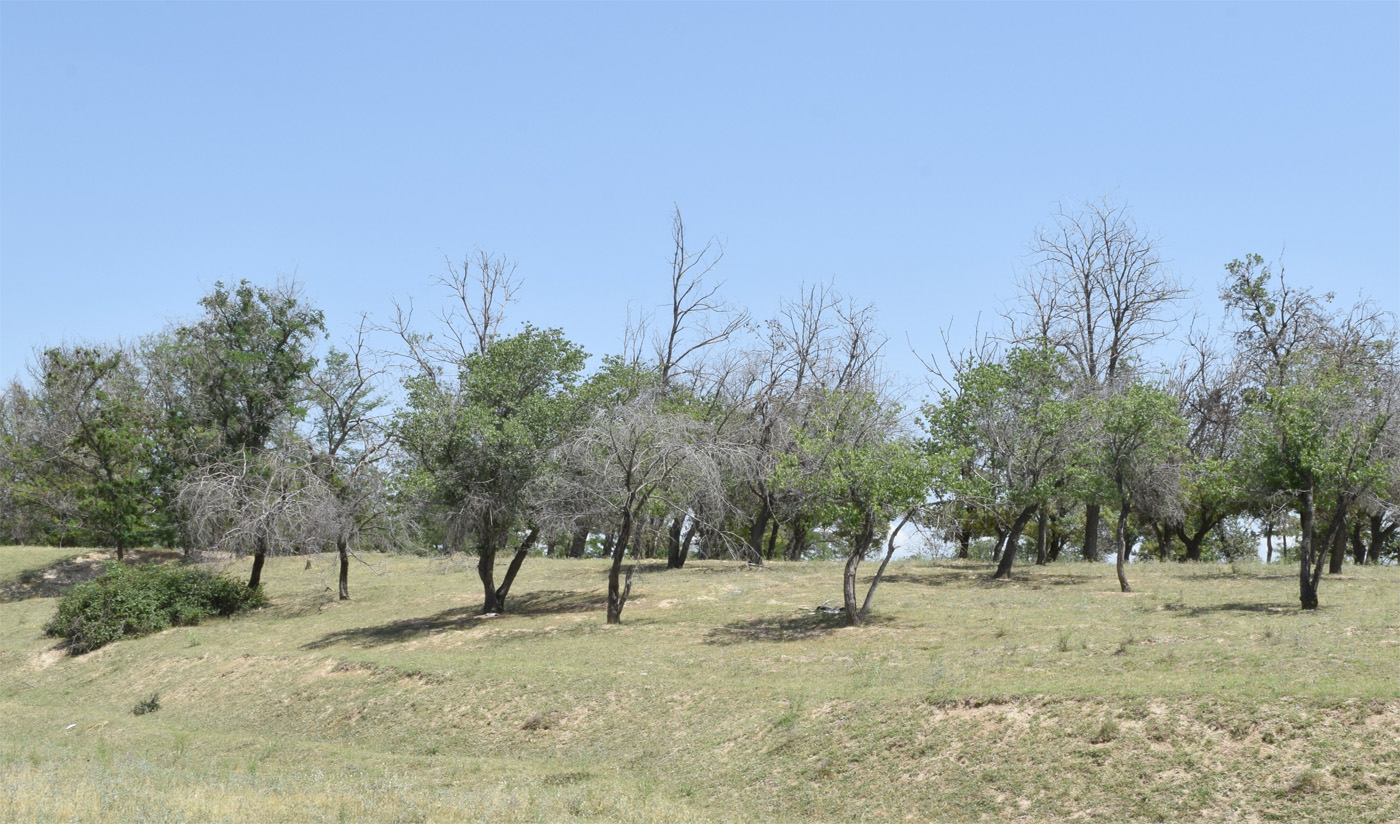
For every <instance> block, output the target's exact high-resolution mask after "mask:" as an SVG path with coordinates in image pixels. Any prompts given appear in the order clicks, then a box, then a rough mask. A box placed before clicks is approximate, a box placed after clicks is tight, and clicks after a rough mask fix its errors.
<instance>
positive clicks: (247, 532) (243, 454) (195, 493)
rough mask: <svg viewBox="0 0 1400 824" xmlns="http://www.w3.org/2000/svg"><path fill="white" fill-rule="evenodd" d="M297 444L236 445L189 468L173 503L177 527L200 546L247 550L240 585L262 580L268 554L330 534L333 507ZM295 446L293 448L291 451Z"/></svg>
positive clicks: (317, 542)
mask: <svg viewBox="0 0 1400 824" xmlns="http://www.w3.org/2000/svg"><path fill="white" fill-rule="evenodd" d="M301 446H302V449H300V450H293V449H280V450H267V451H263V452H260V453H252V452H249V451H248V450H241V451H239V452H238V453H237V455H236V457H235V458H234V459H233V460H224V461H216V462H214V463H210V464H205V465H204V466H200V467H197V468H195V469H193V470H191V471H190V472H189V474H188V475H187V476H186V478H185V482H184V484H183V485H182V486H181V488H180V494H179V498H178V503H179V505H180V507H181V509H182V510H183V511H184V513H185V529H186V531H187V534H188V536H189V538H190V539H191V540H193V541H194V542H196V543H197V544H198V545H200V546H201V547H204V548H207V549H212V550H214V551H217V552H227V553H229V554H232V555H237V556H241V555H247V554H249V553H251V554H252V556H253V569H252V572H251V573H249V576H248V588H249V589H257V588H258V587H259V586H260V585H261V584H262V570H263V564H264V563H265V562H266V561H267V557H268V556H269V555H276V554H279V553H283V552H293V551H296V550H298V549H303V548H308V547H320V546H321V545H322V544H323V543H324V542H325V541H326V539H327V536H328V535H335V534H336V533H337V527H338V525H337V523H336V520H337V517H338V515H339V507H338V506H337V505H336V500H335V495H334V493H332V492H331V490H330V488H329V487H328V486H327V485H326V483H325V482H324V481H323V480H322V479H321V477H320V476H319V475H317V474H316V473H315V472H314V471H313V470H312V469H311V460H310V455H309V452H308V451H307V450H306V449H305V445H304V444H302V445H301ZM298 453H299V454H298Z"/></svg>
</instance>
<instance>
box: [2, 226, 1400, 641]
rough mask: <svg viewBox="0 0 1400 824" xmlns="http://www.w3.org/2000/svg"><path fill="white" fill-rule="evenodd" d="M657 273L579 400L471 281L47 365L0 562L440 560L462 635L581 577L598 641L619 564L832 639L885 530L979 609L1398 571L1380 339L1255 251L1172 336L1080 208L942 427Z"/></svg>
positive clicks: (843, 342)
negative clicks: (1294, 567)
mask: <svg viewBox="0 0 1400 824" xmlns="http://www.w3.org/2000/svg"><path fill="white" fill-rule="evenodd" d="M672 241H673V246H674V254H673V257H672V261H671V269H670V274H669V279H668V282H667V284H666V286H667V288H668V291H669V298H670V299H669V303H668V305H667V308H666V309H665V310H664V311H662V312H661V313H659V314H658V316H656V317H654V318H649V319H646V320H644V321H638V322H635V323H633V324H632V325H631V326H630V327H629V328H628V329H627V330H626V334H625V337H624V341H625V343H624V346H623V351H621V352H618V353H614V354H610V355H607V356H604V357H602V358H600V359H599V361H598V365H597V367H596V368H594V369H592V370H589V369H588V368H587V367H588V362H589V361H588V356H587V354H586V353H585V352H583V350H582V349H581V348H580V347H579V346H578V345H576V344H574V343H572V342H571V341H569V340H568V338H567V337H566V336H565V334H564V332H563V331H562V330H558V329H541V328H537V327H534V326H532V325H530V324H528V323H526V324H523V325H521V326H520V327H519V328H518V329H517V330H516V331H507V327H506V323H505V321H506V309H507V308H508V307H509V305H510V304H511V303H513V302H515V300H516V298H517V297H518V296H517V294H516V292H517V287H518V285H519V280H518V279H517V278H516V274H515V269H514V267H513V265H512V264H510V263H509V261H507V260H506V259H505V258H501V257H493V256H491V255H488V254H485V253H477V254H475V255H473V256H471V257H469V258H467V259H466V260H464V261H463V262H462V263H461V265H460V266H454V267H450V268H449V270H448V272H447V274H446V275H444V276H443V277H442V278H440V280H439V285H440V286H442V287H443V288H444V289H445V294H446V296H447V299H448V300H447V302H446V304H445V306H444V307H443V309H442V310H441V311H439V312H437V313H435V314H434V315H433V316H432V317H433V322H432V324H431V325H429V326H422V325H420V324H418V322H417V321H416V320H415V318H414V316H413V313H412V312H411V311H408V310H404V309H401V308H398V307H396V311H394V312H393V313H392V315H391V319H390V320H389V321H388V322H387V323H386V324H384V325H382V326H379V327H371V326H370V325H369V324H368V323H367V322H366V323H362V325H361V327H360V328H359V330H358V331H357V334H356V336H355V338H354V341H353V342H352V343H351V344H350V345H349V346H347V347H345V348H343V349H342V348H335V347H331V348H328V349H327V350H325V351H324V352H320V351H319V350H318V342H319V341H320V340H321V339H322V338H323V337H324V335H325V331H326V325H325V320H324V318H323V316H322V314H321V313H320V312H319V311H318V310H316V309H315V308H314V307H312V306H310V305H309V304H308V303H307V301H306V300H305V298H304V296H303V295H302V293H301V292H300V290H299V288H298V287H297V286H296V284H294V283H281V284H278V285H275V286H271V287H262V286H257V285H254V284H251V283H248V282H247V281H244V282H242V283H239V284H231V285H224V284H222V283H220V284H216V285H215V287H214V288H213V290H212V291H211V292H210V293H209V294H208V295H206V296H205V297H204V299H203V300H201V301H200V307H201V313H200V314H199V315H198V316H197V317H196V318H195V319H194V320H192V321H189V322H187V323H183V324H176V325H173V326H171V327H170V328H167V329H165V330H163V331H161V332H158V333H156V334H153V335H151V336H149V337H146V338H143V339H141V340H140V341H139V342H136V343H134V344H116V343H99V344H84V345H64V346H59V347H54V348H51V349H48V350H46V351H44V352H43V353H41V354H40V355H39V357H38V358H37V362H36V363H34V364H33V366H32V380H31V381H29V383H28V384H25V383H20V382H16V383H14V384H12V385H11V386H9V387H8V388H7V389H6V390H5V392H4V394H3V396H0V540H5V541H8V542H12V543H63V544H74V545H101V546H111V547H115V548H116V551H117V555H118V557H119V558H121V557H123V555H124V553H125V551H126V550H127V549H128V548H131V547H134V546H143V545H152V544H159V545H166V546H180V547H185V548H186V550H187V551H188V552H189V553H190V554H192V555H199V554H200V553H205V552H224V553H231V554H235V555H251V556H252V558H253V567H252V573H251V577H250V579H249V581H248V586H249V587H252V588H256V587H257V586H258V585H259V582H260V576H261V573H262V568H263V563H264V561H265V559H266V558H267V556H268V555H271V554H278V553H288V552H320V551H327V550H330V549H331V548H332V547H333V548H334V550H335V551H336V552H337V553H338V554H339V559H340V597H342V598H348V597H349V578H348V576H349V569H350V560H351V558H352V557H353V554H354V552H356V551H357V549H359V548H365V547H373V548H382V549H406V548H415V549H418V550H420V551H424V550H426V551H459V550H464V551H470V552H473V553H475V554H476V556H477V558H478V572H479V577H480V580H481V586H482V593H483V606H482V608H483V611H485V612H502V611H505V610H506V609H507V603H508V597H509V593H510V588H511V584H512V582H513V580H514V578H515V576H516V573H517V571H518V570H519V569H520V565H521V564H522V563H523V562H524V561H525V559H526V558H527V557H528V556H529V555H530V554H531V553H532V552H540V551H543V552H546V553H549V554H554V555H561V556H569V557H582V556H584V555H586V554H593V555H603V556H606V557H608V558H610V559H611V562H612V563H611V567H610V576H609V587H608V607H607V612H608V621H609V622H613V623H615V622H617V621H619V620H620V618H621V614H622V611H623V608H624V606H625V604H626V602H627V598H628V595H629V593H630V591H631V582H632V572H633V570H634V569H635V563H631V564H629V559H632V560H633V561H635V560H636V559H639V558H652V557H656V558H659V557H663V556H664V557H665V558H666V562H667V566H668V567H669V568H679V567H682V566H684V564H685V563H686V561H687V559H688V558H689V557H690V556H691V555H692V554H700V555H702V556H703V557H717V556H725V557H736V558H741V559H746V560H748V561H749V562H750V563H753V564H762V563H764V562H765V561H766V560H769V559H774V558H786V559H790V560H800V559H803V558H814V557H825V558H830V557H840V558H844V559H845V566H844V576H843V595H844V598H843V602H844V609H845V614H846V617H847V620H848V621H849V623H851V624H860V623H862V622H863V621H864V619H865V617H866V615H867V614H868V611H869V609H870V606H871V601H872V599H873V596H874V594H875V589H876V587H877V586H878V584H879V581H880V577H881V574H882V573H883V571H884V568H885V564H886V563H887V562H888V561H889V559H890V557H891V556H892V555H893V553H894V552H895V547H896V543H897V541H898V540H899V537H898V536H899V535H901V534H903V531H905V530H908V529H909V528H910V527H911V525H912V526H915V527H918V528H921V529H922V530H924V532H925V533H926V534H931V535H933V536H936V537H938V538H940V539H942V540H943V541H945V542H947V545H948V546H950V547H952V548H953V549H952V550H951V551H953V552H956V553H957V554H959V555H960V556H961V557H972V556H975V555H977V554H978V553H987V557H990V559H991V560H992V561H995V562H996V563H997V568H996V572H995V575H996V576H997V577H1006V576H1009V575H1010V574H1011V571H1012V565H1013V563H1014V562H1015V560H1016V559H1017V558H1018V556H1021V555H1025V556H1026V559H1027V561H1030V560H1033V561H1034V562H1035V563H1038V564H1045V563H1052V562H1055V561H1058V560H1062V559H1068V558H1080V559H1084V560H1090V561H1096V560H1100V559H1101V558H1104V557H1106V556H1107V555H1109V554H1110V553H1111V554H1112V555H1113V556H1114V557H1116V561H1117V567H1118V577H1119V581H1120V584H1121V587H1122V589H1123V590H1124V591H1127V590H1128V589H1129V588H1130V581H1129V575H1128V570H1129V566H1128V564H1129V563H1130V561H1131V560H1132V559H1133V557H1134V555H1136V556H1138V557H1142V556H1149V557H1153V558H1157V559H1161V560H1170V559H1175V560H1182V561H1200V560H1210V559H1218V558H1231V557H1236V556H1239V555H1249V556H1252V555H1254V553H1255V552H1256V551H1257V546H1258V543H1259V541H1260V540H1261V539H1262V540H1263V541H1264V542H1265V544H1266V545H1267V547H1268V549H1267V552H1268V554H1269V556H1270V560H1272V556H1273V555H1274V554H1275V552H1277V553H1278V554H1279V555H1280V557H1281V558H1287V559H1291V560H1294V561H1296V562H1297V564H1298V571H1299V594H1300V601H1301V604H1302V606H1303V607H1305V608H1313V607H1316V606H1317V605H1318V584H1319V579H1320V577H1321V575H1322V574H1323V570H1324V568H1326V569H1329V570H1330V571H1331V572H1334V573H1335V572H1338V571H1340V570H1341V568H1342V566H1343V564H1344V563H1346V562H1347V561H1348V560H1350V562H1352V563H1357V564H1367V563H1370V564H1374V563H1379V562H1382V561H1386V560H1390V561H1393V560H1395V559H1396V558H1397V556H1400V547H1397V544H1398V543H1400V541H1397V534H1396V533H1397V529H1396V527H1397V524H1400V421H1397V419H1396V415H1395V413H1396V407H1397V405H1400V360H1397V359H1398V358H1400V353H1397V350H1396V343H1397V340H1400V338H1398V337H1397V333H1396V327H1395V322H1394V318H1393V317H1391V316H1389V315H1388V314H1386V313H1384V312H1381V311H1379V310H1377V309H1376V308H1375V307H1374V306H1373V305H1372V304H1370V303H1369V302H1366V301H1362V302H1359V303H1357V304H1356V305H1354V306H1351V307H1348V308H1338V307H1335V306H1334V305H1333V298H1332V296H1331V295H1320V294H1317V293H1315V292H1313V291H1311V290H1309V289H1306V288H1299V287H1296V286H1294V285H1293V284H1291V283H1289V282H1287V281H1286V280H1285V278H1284V272H1283V270H1282V268H1275V267H1273V266H1271V265H1269V264H1267V263H1266V262H1265V261H1264V260H1263V259H1262V258H1260V257H1259V256H1257V255H1248V256H1246V257H1244V258H1242V259H1239V260H1235V261H1232V262H1230V263H1229V264H1228V266H1226V276H1225V278H1224V280H1223V282H1222V284H1221V287H1220V299H1221V304H1220V307H1219V309H1220V311H1219V313H1218V320H1217V321H1216V322H1215V323H1213V324H1210V325H1207V324H1206V323H1204V322H1202V321H1200V319H1199V318H1197V319H1196V320H1195V321H1190V322H1187V321H1184V320H1183V314H1184V312H1185V307H1184V306H1183V302H1184V300H1185V298H1186V297H1187V295H1186V292H1185V290H1184V289H1183V288H1182V287H1181V286H1180V285H1179V284H1178V283H1177V282H1176V281H1175V280H1174V279H1173V277H1172V275H1171V273H1170V272H1169V271H1168V269H1167V268H1166V266H1165V265H1164V264H1163V263H1162V261H1161V258H1160V255H1159V250H1158V248H1157V244H1156V243H1155V242H1154V241H1153V240H1152V239H1151V238H1150V237H1149V236H1148V235H1147V234H1146V233H1145V232H1143V231H1141V230H1140V229H1139V228H1138V227H1137V226H1136V225H1135V224H1134V222H1133V220H1132V219H1131V217H1130V215H1128V214H1127V212H1126V211H1125V210H1124V209H1123V208H1122V207H1119V206H1115V205H1114V204H1112V203H1108V202H1101V203H1090V204H1085V205H1084V206H1082V207H1079V208H1077V209H1074V210H1066V211H1061V212H1060V213H1058V214H1056V215H1055V216H1054V217H1053V219H1052V221H1051V222H1050V223H1049V224H1048V225H1047V226H1046V228H1044V229H1042V230H1041V231H1039V232H1038V233H1037V235H1036V237H1035V239H1034V241H1033V242H1032V247H1031V249H1032V253H1031V258H1030V262H1029V265H1028V268H1027V269H1026V271H1025V272H1024V273H1023V275H1022V276H1021V277H1020V278H1019V279H1018V282H1017V287H1018V299H1017V300H1016V301H1015V302H1013V303H1012V304H1011V305H1010V306H1009V308H1008V309H1007V310H1005V311H1004V313H1003V315H1002V318H1003V321H1004V322H1003V323H1002V324H1001V326H1000V328H998V329H997V330H995V331H994V333H992V334H989V335H987V336H985V337H982V338H979V339H976V340H974V341H972V342H971V343H970V344H969V345H968V346H967V347H966V348H964V349H961V350H959V351H954V349H953V347H950V346H947V345H946V342H945V348H946V349H947V352H946V356H945V357H943V358H940V359H939V362H938V365H935V366H933V367H931V369H930V376H931V378H933V379H934V381H935V382H937V385H938V386H939V389H938V391H937V392H936V397H933V398H931V399H929V400H928V401H927V402H925V403H923V404H922V405H921V406H919V407H918V408H917V409H909V408H906V405H905V404H904V402H903V397H902V396H903V392H902V391H901V390H900V389H899V388H898V387H897V384H896V382H895V377H894V376H893V375H892V374H890V373H889V372H888V371H887V369H886V368H885V365H884V362H883V360H882V351H883V349H884V346H885V344H886V339H885V337H884V335H883V333H882V332H881V331H880V329H879V327H878V325H877V323H876V317H875V311H874V307H873V306H870V305H867V304H862V303H860V302H858V301H856V300H854V299H852V298H849V297H846V296H843V295H841V294H839V293H837V292H836V290H835V289H834V288H832V287H831V286H827V285H818V286H813V287H809V288H807V289H805V290H804V291H803V292H802V294H800V295H798V296H797V297H795V298H794V299H791V300H789V301H785V302H784V303H783V304H782V305H781V307H779V309H778V311H777V312H776V314H774V315H773V316H772V317H771V318H769V319H767V320H765V321H763V322H755V321H754V319H753V318H751V316H750V315H749V314H748V313H747V312H746V311H744V310H742V309H740V308H738V307H735V306H732V305H729V304H727V303H725V302H724V301H723V300H722V299H721V297H720V295H719V286H718V285H717V284H716V283H715V281H714V270H715V267H716V265H717V264H718V263H719V260H720V257H721V256H722V249H720V248H719V247H718V245H717V244H716V243H714V242H711V243H707V244H703V245H701V246H699V247H696V246H694V245H687V239H686V232H685V227H684V225H683V223H682V221H681V217H680V214H679V212H677V214H676V215H675V218H674V222H673V228H672ZM1208 326H1209V327H1210V328H1208ZM371 340H376V341H379V345H377V346H371V345H370V341H371ZM385 340H392V341H393V343H392V344H390V345H386V344H384V343H383V341H385ZM1165 353H1172V354H1171V356H1170V358H1169V360H1170V364H1171V365H1170V366H1160V365H1157V364H1159V363H1162V362H1166V361H1167V360H1168V357H1167V355H1166V354H1165ZM930 363H933V360H932V359H930ZM390 398H393V399H394V400H392V401H391V400H390ZM1290 539H1291V543H1290ZM1106 544H1107V546H1106ZM872 556H874V557H878V558H880V559H881V564H880V567H879V571H878V572H877V574H876V575H875V576H874V578H873V581H872V583H870V584H869V586H868V588H867V589H866V590H865V591H864V592H860V591H858V590H857V586H856V584H857V574H856V573H857V569H858V566H859V564H860V563H861V561H862V560H864V559H867V558H869V557H872ZM500 562H504V563H505V568H504V570H499V571H498V567H499V566H500Z"/></svg>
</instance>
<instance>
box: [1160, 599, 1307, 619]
mask: <svg viewBox="0 0 1400 824" xmlns="http://www.w3.org/2000/svg"><path fill="white" fill-rule="evenodd" d="M1165 608H1166V609H1167V610H1168V611H1170V612H1176V613H1180V615H1181V616H1182V617H1183V618H1199V617H1201V616H1203V615H1213V614H1215V613H1219V612H1253V613H1256V614H1262V615H1298V614H1301V613H1302V612H1303V610H1302V609H1301V608H1300V607H1299V606H1298V605H1297V604H1259V603H1248V604H1246V603H1238V602H1236V603H1228V604H1212V605H1210V606H1208V607H1187V606H1184V605H1181V604H1167V605H1166V607H1165Z"/></svg>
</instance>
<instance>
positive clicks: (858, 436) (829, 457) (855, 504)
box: [775, 392, 931, 626]
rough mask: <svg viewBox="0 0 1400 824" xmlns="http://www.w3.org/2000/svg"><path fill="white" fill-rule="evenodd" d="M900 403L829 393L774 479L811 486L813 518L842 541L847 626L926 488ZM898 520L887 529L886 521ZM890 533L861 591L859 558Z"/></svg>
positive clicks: (860, 612) (860, 619)
mask: <svg viewBox="0 0 1400 824" xmlns="http://www.w3.org/2000/svg"><path fill="white" fill-rule="evenodd" d="M899 415H900V409H899V407H898V406H896V405H894V404H890V403H887V402H882V401H881V400H880V399H879V398H878V397H876V396H875V395H874V394H873V393H869V392H830V393H828V394H827V395H826V397H825V399H824V401H823V403H822V404H821V408H820V410H819V411H817V412H816V413H815V414H814V415H813V416H812V419H811V421H810V422H809V425H808V426H807V427H806V428H804V429H803V430H802V431H800V432H798V433H797V435H796V441H797V443H796V447H797V448H796V450H794V451H793V452H791V453H788V454H786V455H784V456H783V458H782V460H781V461H780V462H779V464H778V468H777V471H776V473H775V474H776V476H777V479H778V485H790V486H797V487H800V488H803V489H805V490H806V491H807V493H808V502H807V506H808V511H809V512H810V513H811V517H812V519H813V520H814V521H815V522H816V523H817V524H820V525H822V526H825V527H827V528H829V529H831V530H832V531H833V532H834V534H835V535H836V536H837V537H839V538H840V539H841V540H842V541H843V542H844V543H845V545H846V563H845V568H844V572H843V575H842V587H841V592H842V601H843V604H844V608H845V613H846V623H847V624H848V625H849V626H860V625H861V624H863V623H865V619H866V617H867V616H868V615H869V612H870V605H871V603H872V602H873V600H874V598H875V590H876V588H877V587H878V586H879V585H880V581H881V579H882V578H883V576H884V573H885V567H886V565H887V564H888V563H889V561H890V558H891V556H892V555H893V554H894V550H895V537H896V534H897V533H898V531H899V529H900V528H901V527H903V526H904V524H905V523H907V522H908V521H909V520H911V519H913V518H914V516H915V514H916V513H917V511H918V509H919V508H920V506H921V505H922V504H923V502H924V499H925V498H926V496H927V495H928V490H929V482H930V480H931V471H930V462H929V459H928V455H927V453H926V452H925V451H924V450H923V449H922V448H920V446H919V444H917V443H916V442H915V441H914V440H913V439H911V438H907V437H903V436H902V435H901V434H900V432H899V429H900V427H899ZM894 519H899V522H898V525H897V526H896V527H895V529H894V531H893V533H894V534H891V529H890V523H891V521H892V520H894ZM886 535H889V541H888V545H887V548H886V551H885V556H884V559H883V561H882V562H881V564H880V567H879V569H878V570H877V571H876V573H875V576H874V578H873V579H872V580H871V582H870V587H869V589H867V590H866V593H865V597H864V599H859V598H858V593H857V591H856V573H857V570H858V569H859V567H860V563H861V561H862V560H863V559H864V558H865V557H866V556H867V555H869V554H870V553H871V551H872V550H873V549H874V548H875V547H877V546H878V544H879V542H880V541H882V540H883V539H884V538H885V537H886Z"/></svg>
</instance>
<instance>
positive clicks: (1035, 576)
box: [866, 565, 1096, 589]
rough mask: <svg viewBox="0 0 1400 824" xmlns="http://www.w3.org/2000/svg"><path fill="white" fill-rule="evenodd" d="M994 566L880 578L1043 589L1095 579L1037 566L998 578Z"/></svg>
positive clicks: (899, 581)
mask: <svg viewBox="0 0 1400 824" xmlns="http://www.w3.org/2000/svg"><path fill="white" fill-rule="evenodd" d="M992 569H993V567H991V566H990V565H989V566H988V567H987V569H985V570H976V571H971V570H968V569H967V568H966V567H961V568H957V572H958V574H956V575H949V574H947V573H940V574H936V575H921V574H919V573H918V572H917V571H910V572H896V573H893V574H887V575H886V576H885V577H884V578H881V579H880V582H881V583H890V584H917V585H919V586H926V587H940V586H947V585H949V584H957V585H958V586H974V587H979V588H981V589H1000V588H1002V587H1008V586H1026V587H1029V588H1031V589H1042V588H1044V587H1047V586H1050V587H1063V586H1079V585H1082V584H1089V583H1093V582H1094V581H1095V580H1096V579H1095V578H1094V577H1093V576H1092V575H1073V574H1070V573H1063V574H1046V573H1039V572H1033V571H1030V570H1034V569H1035V567H1030V568H1029V569H1027V570H1019V571H1018V570H1015V569H1013V570H1012V571H1011V577H1010V578H1009V579H996V578H993V577H992ZM866 583H867V584H868V583H869V579H866Z"/></svg>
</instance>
